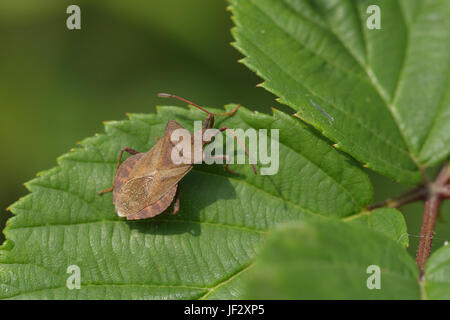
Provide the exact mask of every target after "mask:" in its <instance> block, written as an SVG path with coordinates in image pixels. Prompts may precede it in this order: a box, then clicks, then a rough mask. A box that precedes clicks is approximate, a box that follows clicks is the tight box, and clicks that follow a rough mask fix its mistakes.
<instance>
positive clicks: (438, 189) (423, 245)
mask: <svg viewBox="0 0 450 320" xmlns="http://www.w3.org/2000/svg"><path fill="white" fill-rule="evenodd" d="M449 180H450V166H449V164H448V163H446V164H445V165H444V167H443V168H442V170H441V171H440V173H439V175H438V176H437V178H436V180H435V181H434V182H433V183H426V185H425V187H426V190H427V197H426V201H425V208H424V214H423V219H422V227H421V230H420V243H419V249H418V250H417V257H416V261H417V265H418V267H419V270H420V276H421V279H423V278H424V275H425V264H426V262H427V260H428V257H429V256H430V250H431V244H432V241H433V235H434V226H435V225H436V219H437V217H438V214H439V208H440V206H441V202H442V200H443V199H445V198H446V197H447V196H446V190H447V189H449V186H448V185H447V183H448V181H449Z"/></svg>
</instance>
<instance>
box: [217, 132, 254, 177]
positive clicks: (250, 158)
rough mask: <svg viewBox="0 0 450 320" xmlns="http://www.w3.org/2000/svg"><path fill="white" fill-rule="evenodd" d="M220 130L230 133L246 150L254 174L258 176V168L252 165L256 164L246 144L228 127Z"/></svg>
mask: <svg viewBox="0 0 450 320" xmlns="http://www.w3.org/2000/svg"><path fill="white" fill-rule="evenodd" d="M219 130H225V132H229V133H230V134H231V135H232V136H233V137H234V138H235V139H236V141H237V142H238V143H239V144H240V145H241V147H242V149H244V152H245V154H246V155H247V157H248V159H249V160H250V165H251V166H252V168H253V172H254V173H255V174H256V175H257V174H258V171H257V170H256V166H255V165H254V164H253V163H252V162H254V161H253V159H252V157H251V156H250V153H249V152H248V150H247V148H246V147H245V144H244V143H243V142H242V141H241V140H240V139H239V138H238V137H237V136H236V135H235V134H234V132H233V130H231V129H230V128H228V127H223V128H221V129H219Z"/></svg>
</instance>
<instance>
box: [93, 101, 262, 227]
mask: <svg viewBox="0 0 450 320" xmlns="http://www.w3.org/2000/svg"><path fill="white" fill-rule="evenodd" d="M158 96H159V97H162V98H175V99H178V100H180V101H183V102H186V103H188V104H190V105H192V106H194V107H197V108H198V109H200V110H201V111H203V112H205V113H206V114H207V116H206V119H205V120H204V121H203V125H202V137H203V133H204V132H205V130H207V129H211V128H212V127H213V126H214V117H215V116H231V115H233V114H234V113H235V112H236V111H237V109H238V108H239V105H237V106H236V107H235V108H234V109H233V110H232V111H231V112H226V113H211V112H209V111H207V110H206V109H204V108H202V107H200V106H199V105H197V104H195V103H193V102H191V101H188V100H186V99H184V98H181V97H178V96H176V95H172V94H167V93H160V94H159V95H158ZM177 129H183V127H182V126H181V125H180V124H179V123H177V122H176V121H173V120H170V121H168V122H167V125H166V129H165V131H164V136H163V137H162V138H161V139H159V140H158V141H157V143H156V144H155V145H154V146H153V147H152V148H151V149H150V150H149V151H147V152H139V151H136V150H134V149H132V148H129V147H124V148H122V149H121V150H120V154H119V159H118V160H117V166H116V172H115V175H114V180H113V184H112V187H111V188H109V189H105V190H102V191H100V192H99V195H102V194H104V193H106V192H111V191H113V204H114V206H115V209H116V212H117V214H118V215H119V216H120V217H126V218H127V220H140V219H147V218H152V217H155V216H157V215H159V214H161V213H163V212H164V211H165V210H166V209H167V208H168V207H169V206H170V204H171V203H172V202H173V200H174V199H175V203H174V206H173V211H172V212H171V213H172V214H176V213H177V212H178V211H179V209H180V198H179V187H178V183H179V181H180V180H181V179H182V178H183V177H184V176H185V175H186V174H187V173H188V172H189V171H190V170H191V169H192V167H193V165H194V159H193V158H192V159H191V160H192V161H188V163H181V164H175V163H174V162H173V161H172V158H171V154H172V149H173V148H174V147H175V143H174V142H173V141H172V140H171V134H172V133H173V132H174V131H175V130H177ZM218 130H219V132H223V131H225V130H229V128H227V127H222V128H219V129H218ZM191 136H192V137H191V142H190V143H191V144H192V146H193V144H194V137H193V135H191ZM234 137H235V138H236V139H237V137H236V136H234ZM211 140H212V137H211V139H209V140H202V146H205V145H206V144H208V143H210V142H211ZM244 151H245V153H246V154H247V156H248V157H249V158H250V155H249V153H248V151H247V150H246V149H245V148H244ZM124 152H127V153H129V154H131V157H129V158H128V159H127V160H125V161H124V162H123V163H122V164H121V163H120V162H121V159H122V155H123V153H124ZM224 157H226V156H224ZM252 167H253V171H254V172H255V174H256V173H257V171H256V167H255V166H254V165H253V164H252ZM225 169H226V170H228V171H229V172H232V171H231V170H229V169H228V165H225ZM232 173H233V172H232Z"/></svg>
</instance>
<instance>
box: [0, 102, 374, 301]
mask: <svg viewBox="0 0 450 320" xmlns="http://www.w3.org/2000/svg"><path fill="white" fill-rule="evenodd" d="M231 108H233V106H232V105H230V106H227V110H231ZM129 117H130V120H126V121H120V122H108V123H107V124H106V134H102V135H98V136H96V137H92V138H88V139H86V140H84V141H83V142H81V146H80V147H77V148H75V149H74V150H73V151H72V152H71V153H69V154H66V155H63V156H62V157H60V158H59V159H58V166H57V167H55V168H53V169H50V170H48V171H45V172H41V173H40V174H39V177H38V178H36V179H34V180H32V181H30V182H28V183H26V187H27V188H28V189H29V190H30V191H31V193H30V194H29V195H27V196H26V197H24V198H23V199H21V200H20V201H18V202H16V203H15V204H14V205H12V206H11V208H10V209H11V211H12V212H13V213H14V214H15V216H14V217H13V218H12V219H10V220H9V221H8V226H7V228H6V229H5V235H6V237H7V241H6V243H5V244H4V245H3V246H2V247H1V249H0V297H1V298H18V299H25V298H27V299H29V298H33V299H41V298H48V299H136V298H139V299H158V298H164V299H167V298H169V299H175V298H177V299H181V298H182V299H195V298H222V299H230V298H233V297H237V296H238V295H239V294H240V292H241V285H242V281H241V279H242V278H243V277H245V275H246V273H247V271H248V270H249V269H251V267H252V265H253V261H254V259H255V256H256V254H257V252H258V250H259V248H260V246H261V244H262V243H263V241H264V238H265V237H264V236H265V233H266V232H267V230H269V228H271V227H272V226H274V225H275V224H276V223H278V222H286V221H293V220H298V219H302V218H313V217H316V218H317V217H346V216H350V215H353V214H357V213H359V212H360V211H362V210H363V208H364V207H365V206H366V205H367V204H368V203H370V201H371V199H372V188H371V185H370V182H369V180H368V177H367V176H366V174H365V173H364V172H362V171H361V170H360V169H358V168H357V167H355V166H353V163H352V160H351V159H349V158H348V157H346V156H344V155H342V154H340V153H339V152H338V151H336V150H335V149H333V148H332V147H331V146H330V145H329V144H328V143H327V142H326V141H324V140H323V139H322V138H320V137H318V136H317V135H316V134H315V133H314V131H312V130H311V129H310V128H309V127H307V126H306V125H304V124H302V123H301V121H299V120H298V119H295V118H294V117H291V116H288V115H286V114H284V113H281V112H278V111H276V112H275V113H274V115H273V116H269V115H264V114H259V113H253V112H250V111H248V110H247V109H245V108H241V109H239V111H238V112H237V114H235V115H234V116H232V117H228V118H225V117H218V119H216V126H217V127H220V126H228V127H230V128H242V129H246V128H250V127H254V128H266V129H267V128H268V129H279V134H280V136H279V139H280V146H279V159H280V164H279V172H278V174H276V175H272V176H262V175H258V176H255V175H253V172H252V170H251V168H250V166H249V165H248V164H247V165H231V169H232V170H235V171H238V172H239V173H240V175H239V176H234V175H230V174H228V173H227V172H226V171H225V170H224V168H223V166H221V165H211V166H207V165H198V166H195V167H194V169H193V170H192V171H191V172H190V173H189V174H188V175H187V176H186V177H185V178H183V180H182V181H181V184H180V188H181V194H180V195H181V209H180V212H179V214H178V215H176V216H171V215H167V214H163V215H161V216H158V217H157V218H156V219H150V220H139V221H134V222H133V221H125V220H124V219H123V218H119V217H118V216H117V215H116V214H115V213H114V207H113V204H112V195H111V194H106V195H104V196H103V197H100V196H98V195H97V192H98V191H99V190H102V189H104V188H107V187H109V186H110V185H111V183H112V178H113V175H114V170H115V163H116V161H117V157H118V154H119V151H120V149H121V148H122V147H125V146H128V147H131V148H134V149H137V150H140V151H147V150H149V149H150V148H151V147H152V146H153V145H154V144H155V138H156V137H162V135H163V132H164V128H165V125H166V123H167V121H168V120H176V121H178V122H179V123H180V124H182V125H183V126H184V127H185V128H187V129H189V130H191V132H192V131H193V120H203V119H204V118H205V114H204V113H202V112H201V111H199V110H197V109H192V108H191V109H185V108H179V107H160V108H158V113H157V114H132V115H129ZM264 166H265V165H261V167H264ZM294 176H295V179H293V177H294ZM155 220H157V221H158V222H156V221H155ZM71 265H77V266H78V267H79V268H80V271H81V289H80V290H76V289H74V290H69V289H67V287H66V281H67V279H68V277H69V276H70V274H67V268H68V267H69V266H71Z"/></svg>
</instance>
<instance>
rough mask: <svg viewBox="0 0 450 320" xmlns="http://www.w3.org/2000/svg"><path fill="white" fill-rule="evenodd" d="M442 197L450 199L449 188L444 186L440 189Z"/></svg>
mask: <svg viewBox="0 0 450 320" xmlns="http://www.w3.org/2000/svg"><path fill="white" fill-rule="evenodd" d="M442 196H443V197H444V198H446V199H450V186H445V187H444V188H443V189H442Z"/></svg>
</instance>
